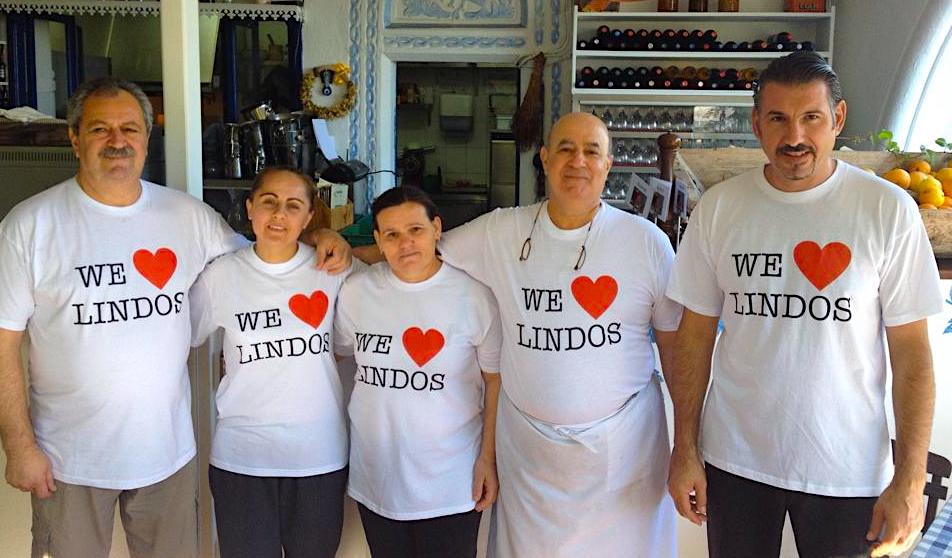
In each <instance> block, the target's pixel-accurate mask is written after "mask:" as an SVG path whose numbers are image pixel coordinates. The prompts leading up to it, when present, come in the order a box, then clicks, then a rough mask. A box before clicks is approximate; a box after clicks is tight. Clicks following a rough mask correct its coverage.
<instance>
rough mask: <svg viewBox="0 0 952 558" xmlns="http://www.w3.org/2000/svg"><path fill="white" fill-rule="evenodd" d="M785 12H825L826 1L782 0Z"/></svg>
mask: <svg viewBox="0 0 952 558" xmlns="http://www.w3.org/2000/svg"><path fill="white" fill-rule="evenodd" d="M783 11H785V12H825V11H826V0H783Z"/></svg>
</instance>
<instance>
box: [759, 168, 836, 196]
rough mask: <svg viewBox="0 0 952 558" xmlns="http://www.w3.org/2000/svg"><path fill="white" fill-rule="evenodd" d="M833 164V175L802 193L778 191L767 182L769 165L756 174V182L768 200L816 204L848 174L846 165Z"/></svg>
mask: <svg viewBox="0 0 952 558" xmlns="http://www.w3.org/2000/svg"><path fill="white" fill-rule="evenodd" d="M833 162H834V163H835V164H836V168H834V169H833V174H831V175H830V177H829V178H827V179H826V180H824V181H823V182H821V183H819V184H817V185H816V186H814V187H813V188H810V189H809V190H804V191H802V192H784V191H783V190H778V189H777V188H776V187H774V186H773V185H772V184H770V182H768V181H767V177H766V174H765V173H766V170H767V165H764V167H763V168H761V169H760V171H759V172H755V173H754V175H755V182H756V184H757V187H758V189H759V190H760V191H761V192H763V193H764V194H765V195H766V196H767V197H768V198H770V199H772V200H776V201H778V202H781V203H791V204H793V203H810V202H814V201H816V200H818V199H820V198H822V197H823V196H825V195H827V194H828V193H830V192H831V191H833V190H834V189H836V187H837V185H838V184H839V183H840V182H841V181H842V179H843V174H844V173H845V172H846V165H844V164H842V163H841V162H840V161H837V160H836V159H833Z"/></svg>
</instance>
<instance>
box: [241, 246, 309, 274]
mask: <svg viewBox="0 0 952 558" xmlns="http://www.w3.org/2000/svg"><path fill="white" fill-rule="evenodd" d="M242 250H243V255H244V257H245V259H246V260H247V261H248V263H250V264H251V266H252V267H254V268H255V269H258V270H260V271H262V272H264V273H267V274H268V275H281V274H282V273H287V272H289V271H291V270H293V269H297V268H298V267H299V266H301V265H304V264H306V263H307V262H308V261H309V260H313V259H314V250H313V249H311V248H310V247H309V246H307V245H306V244H302V243H300V242H298V250H297V253H295V254H294V255H293V256H291V259H290V260H288V261H286V262H281V263H269V262H266V261H264V260H262V259H261V258H260V257H258V254H256V253H255V247H254V245H253V244H252V245H251V246H248V247H246V248H243V249H242Z"/></svg>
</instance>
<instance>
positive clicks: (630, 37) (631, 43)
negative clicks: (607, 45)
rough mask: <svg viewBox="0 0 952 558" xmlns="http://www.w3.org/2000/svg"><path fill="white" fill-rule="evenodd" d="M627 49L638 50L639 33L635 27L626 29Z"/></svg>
mask: <svg viewBox="0 0 952 558" xmlns="http://www.w3.org/2000/svg"><path fill="white" fill-rule="evenodd" d="M624 42H625V50H636V49H637V48H638V34H637V33H635V30H634V29H625V38H624Z"/></svg>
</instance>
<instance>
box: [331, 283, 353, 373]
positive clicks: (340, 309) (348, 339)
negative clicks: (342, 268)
mask: <svg viewBox="0 0 952 558" xmlns="http://www.w3.org/2000/svg"><path fill="white" fill-rule="evenodd" d="M354 275H355V274H354V273H353V272H352V273H351V275H350V278H348V280H347V281H345V282H344V286H343V287H341V290H340V294H339V295H338V296H337V308H336V309H335V311H334V353H335V354H338V355H341V356H351V355H353V354H354V330H355V328H354V323H353V321H351V318H350V315H348V313H347V310H348V309H353V306H352V305H353V301H352V300H351V301H350V302H348V300H350V299H351V296H350V292H351V290H352V289H353V277H354Z"/></svg>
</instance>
